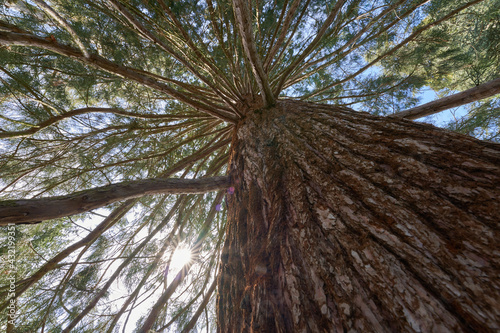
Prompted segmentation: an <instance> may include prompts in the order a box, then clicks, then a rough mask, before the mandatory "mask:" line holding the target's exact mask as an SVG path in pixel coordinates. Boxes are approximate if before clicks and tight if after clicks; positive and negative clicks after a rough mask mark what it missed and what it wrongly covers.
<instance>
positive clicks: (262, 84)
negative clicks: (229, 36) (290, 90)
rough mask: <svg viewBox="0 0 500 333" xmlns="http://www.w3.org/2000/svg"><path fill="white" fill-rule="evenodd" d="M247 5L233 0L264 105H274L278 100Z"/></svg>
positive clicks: (242, 38) (242, 40)
mask: <svg viewBox="0 0 500 333" xmlns="http://www.w3.org/2000/svg"><path fill="white" fill-rule="evenodd" d="M247 6H248V5H247V3H246V2H245V1H243V0H233V7H234V15H235V19H236V22H237V24H238V30H239V32H240V36H241V43H242V44H243V48H244V50H245V54H246V56H247V59H248V61H249V62H250V65H251V67H252V71H253V73H254V76H255V80H256V81H257V85H258V86H259V90H260V94H261V96H262V100H263V102H264V106H272V105H274V104H275V102H276V101H275V99H274V95H273V92H272V90H271V86H270V85H269V80H268V78H267V74H266V73H265V72H264V67H263V66H262V61H261V59H260V57H259V54H258V53H257V46H256V45H255V38H254V35H253V31H252V22H251V19H252V16H251V15H250V11H249V9H248V7H247Z"/></svg>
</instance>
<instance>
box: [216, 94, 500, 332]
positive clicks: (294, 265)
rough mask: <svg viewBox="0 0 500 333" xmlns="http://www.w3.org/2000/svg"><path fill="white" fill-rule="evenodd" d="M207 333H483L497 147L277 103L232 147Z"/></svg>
mask: <svg viewBox="0 0 500 333" xmlns="http://www.w3.org/2000/svg"><path fill="white" fill-rule="evenodd" d="M233 147H234V150H233V156H232V162H231V173H232V178H233V182H234V183H235V188H236V192H235V194H234V195H232V196H230V199H229V215H228V218H229V220H228V231H227V232H228V233H227V234H228V236H227V239H226V242H225V245H224V252H223V258H222V265H221V272H220V279H219V295H218V300H217V307H218V321H219V325H220V327H219V331H220V332H494V331H497V330H498V329H499V328H500V301H499V300H500V284H499V282H498V278H497V277H498V276H499V275H500V247H499V245H498V244H497V240H498V239H499V236H500V230H499V225H498V221H499V220H500V213H499V212H500V204H499V202H498V198H499V197H500V189H499V188H498V185H497V184H499V183H500V169H499V167H498V165H500V148H499V147H498V145H495V144H492V143H487V142H481V141H478V140H475V139H472V138H469V137H466V136H463V135H460V134H456V133H451V132H447V131H444V130H441V129H437V128H435V127H433V126H430V125H423V124H418V123H413V122H409V121H405V120H399V119H387V118H380V117H376V116H371V115H368V114H363V113H356V112H353V111H350V110H348V109H345V108H338V107H333V106H326V105H316V104H310V103H303V102H294V101H279V102H278V103H277V105H276V107H274V108H268V109H262V110H257V111H254V112H250V113H248V115H247V117H246V118H245V119H244V120H243V121H242V122H241V123H240V124H239V125H238V128H237V130H236V134H235V139H234V141H233Z"/></svg>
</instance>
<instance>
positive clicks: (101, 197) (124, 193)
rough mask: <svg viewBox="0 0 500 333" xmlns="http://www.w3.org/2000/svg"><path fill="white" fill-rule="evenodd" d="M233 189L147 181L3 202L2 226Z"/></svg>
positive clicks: (219, 181) (223, 181) (224, 181)
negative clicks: (137, 200) (151, 197)
mask: <svg viewBox="0 0 500 333" xmlns="http://www.w3.org/2000/svg"><path fill="white" fill-rule="evenodd" d="M227 186H229V177H225V176H223V177H212V178H202V179H163V178H157V179H145V180H138V181H132V182H122V183H117V184H112V185H108V186H102V187H97V188H94V189H90V190H85V191H80V192H76V193H73V194H69V195H65V196H57V197H48V198H41V199H27V200H8V201H3V202H0V225H7V224H9V223H15V224H23V223H36V222H39V221H44V220H49V219H55V218H59V217H64V216H69V215H74V214H78V213H83V212H87V211H89V210H92V209H96V208H99V207H103V206H106V205H109V204H111V203H113V202H117V201H122V200H127V199H132V198H137V197H141V196H145V195H151V194H159V193H164V194H166V193H169V194H188V193H190V194H194V193H205V192H209V191H214V190H218V189H222V188H225V187H227Z"/></svg>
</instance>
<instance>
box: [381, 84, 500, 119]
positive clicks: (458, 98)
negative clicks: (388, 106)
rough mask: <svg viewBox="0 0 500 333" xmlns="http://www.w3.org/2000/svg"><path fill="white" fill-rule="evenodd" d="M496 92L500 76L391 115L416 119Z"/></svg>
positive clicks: (499, 86) (499, 92)
mask: <svg viewBox="0 0 500 333" xmlns="http://www.w3.org/2000/svg"><path fill="white" fill-rule="evenodd" d="M496 94H500V78H498V79H495V80H492V81H490V82H486V83H483V84H481V85H479V86H477V87H474V88H471V89H468V90H465V91H462V92H459V93H457V94H454V95H451V96H447V97H444V98H440V99H438V100H435V101H432V102H429V103H426V104H423V105H420V106H417V107H414V108H411V109H408V110H405V111H401V112H398V113H395V114H393V115H390V117H394V118H404V119H410V120H414V119H418V118H422V117H425V116H430V115H432V114H435V113H438V112H441V111H444V110H448V109H451V108H454V107H457V106H462V105H465V104H468V103H472V102H475V101H479V100H481V99H483V98H487V97H491V96H494V95H496Z"/></svg>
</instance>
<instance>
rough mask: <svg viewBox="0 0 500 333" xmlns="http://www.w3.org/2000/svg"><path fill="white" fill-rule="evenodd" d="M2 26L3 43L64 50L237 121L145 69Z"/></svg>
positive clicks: (216, 107)
mask: <svg viewBox="0 0 500 333" xmlns="http://www.w3.org/2000/svg"><path fill="white" fill-rule="evenodd" d="M0 27H4V29H0V45H15V46H28V47H38V48H42V49H45V50H49V51H52V52H55V53H58V54H61V55H63V56H66V57H68V58H71V59H74V60H77V61H80V62H82V63H85V64H87V65H90V66H92V67H94V68H98V69H101V70H104V71H107V72H110V73H112V74H115V75H119V76H121V77H124V78H126V79H129V80H133V81H135V82H139V83H141V84H144V85H146V86H148V87H151V88H153V89H155V90H157V91H160V92H163V93H165V94H167V95H169V96H171V97H173V98H175V99H177V100H179V101H181V102H183V103H186V104H188V105H190V106H192V107H194V108H195V109H198V110H200V111H202V112H205V113H208V114H210V115H212V116H215V117H217V118H220V119H222V120H224V121H228V122H231V123H235V122H236V120H237V118H236V116H235V114H234V113H232V112H227V111H225V110H222V109H221V108H220V107H219V106H218V105H214V104H212V103H209V102H206V101H204V102H201V101H198V100H194V99H192V98H189V97H188V96H186V95H185V94H183V93H182V92H180V91H178V90H176V89H174V88H172V87H170V86H167V85H166V84H163V83H160V82H158V81H157V80H155V79H153V78H152V77H151V76H149V75H148V74H147V73H146V72H144V71H141V70H137V69H135V68H131V67H126V66H122V65H119V64H116V63H114V62H112V61H109V60H107V59H105V58H103V57H101V56H99V55H96V54H90V55H89V57H88V58H87V57H85V56H84V55H83V53H82V52H81V51H80V50H79V49H75V48H73V47H71V46H68V45H63V44H60V43H58V42H57V40H56V41H54V40H52V39H50V38H47V39H46V38H42V37H38V36H35V35H33V34H31V33H28V32H24V31H23V32H18V31H19V30H20V29H19V28H16V27H12V26H11V25H9V24H7V23H5V22H0ZM5 28H7V29H5Z"/></svg>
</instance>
